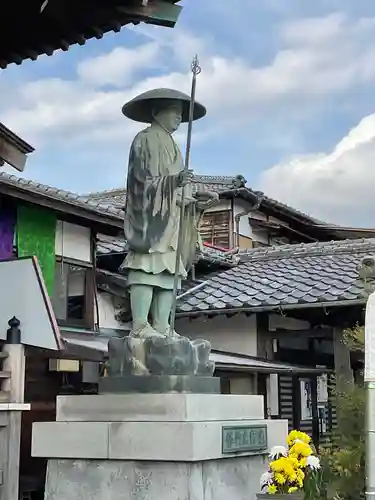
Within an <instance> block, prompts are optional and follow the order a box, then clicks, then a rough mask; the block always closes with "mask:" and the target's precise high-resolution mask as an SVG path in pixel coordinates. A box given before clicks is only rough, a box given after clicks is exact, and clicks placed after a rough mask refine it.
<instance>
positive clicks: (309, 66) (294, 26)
mask: <svg viewBox="0 0 375 500" xmlns="http://www.w3.org/2000/svg"><path fill="white" fill-rule="evenodd" d="M222 21H223V19H222ZM234 29H235V27H234ZM134 31H135V32H138V33H140V34H142V35H144V38H145V43H142V44H140V45H137V46H136V47H135V48H133V49H130V48H123V47H120V46H118V47H116V48H115V49H113V50H111V51H109V52H108V53H102V54H100V55H99V56H97V57H91V58H87V59H84V60H83V61H81V62H80V63H78V65H77V67H76V68H75V76H74V77H70V79H68V78H65V79H64V78H44V79H39V80H36V81H29V82H25V83H23V85H20V86H19V87H18V88H14V89H12V91H11V93H10V94H8V96H9V97H8V100H7V102H8V104H6V103H2V104H0V112H1V118H2V121H3V122H4V123H6V124H7V125H8V126H9V127H11V128H12V129H13V130H14V131H15V132H17V133H18V134H20V135H21V136H23V137H24V138H25V139H26V140H28V141H29V142H31V143H32V144H33V145H34V146H36V147H37V150H38V151H42V150H43V148H47V147H51V146H52V147H53V148H54V149H55V150H56V151H62V152H63V153H64V154H67V153H68V151H69V149H71V148H74V147H77V146H79V145H80V144H81V145H82V148H85V147H86V148H88V147H90V148H91V150H95V148H96V149H98V150H100V152H101V154H102V155H103V156H104V153H105V150H106V149H107V150H108V151H109V152H111V153H112V151H113V149H114V148H119V144H120V145H121V149H122V151H123V152H124V153H123V154H124V156H123V157H122V158H121V159H120V158H119V161H121V165H122V164H123V163H124V157H126V154H127V153H126V151H127V149H128V147H129V141H130V139H131V137H132V136H133V135H134V134H135V132H136V130H139V128H140V127H141V126H142V125H139V124H134V123H131V122H129V121H128V120H125V119H124V117H123V116H122V114H121V106H122V105H123V104H124V102H125V101H127V100H128V99H130V98H132V97H134V96H135V95H137V94H138V93H140V92H144V91H146V90H149V89H151V88H155V87H172V88H177V89H180V90H182V91H185V92H189V89H190V79H191V76H190V71H189V69H190V68H189V65H190V59H191V56H192V55H194V53H195V52H198V53H199V55H200V58H201V65H202V73H201V75H200V76H199V77H198V78H199V79H198V84H197V98H198V99H199V100H200V101H201V102H202V103H203V104H205V105H206V106H207V108H208V115H207V118H206V119H205V120H204V122H203V121H202V127H203V128H202V129H201V130H202V135H201V137H206V138H208V137H212V134H210V130H220V129H221V130H223V129H225V128H227V130H228V131H229V132H230V133H231V134H232V136H231V141H232V143H234V144H235V140H236V135H235V134H236V131H239V130H241V131H243V130H251V127H254V124H255V123H256V122H257V120H262V121H263V126H264V121H265V120H267V119H268V120H269V121H270V122H271V123H273V122H274V121H280V120H286V119H288V122H289V123H291V120H292V117H293V116H294V115H296V116H297V115H298V116H299V117H300V116H301V115H305V114H308V113H309V112H311V110H312V109H314V111H315V110H316V109H317V108H318V107H319V106H322V105H324V102H325V100H326V99H327V98H331V97H332V96H334V95H337V93H339V92H344V91H347V90H348V89H350V90H351V89H353V88H356V89H360V88H361V86H362V85H365V84H369V83H370V84H372V83H373V82H374V80H375V58H374V57H373V48H372V44H369V43H368V40H369V39H374V36H375V18H374V19H372V18H366V19H360V20H350V19H348V18H347V17H345V15H343V14H332V15H329V16H326V17H321V18H311V19H302V20H301V19H300V20H295V21H292V22H288V23H286V24H284V25H283V26H282V27H281V29H280V32H279V33H278V35H279V38H280V46H279V49H278V51H276V53H275V54H274V56H273V57H270V59H269V61H268V62H263V63H262V64H252V63H251V62H250V57H249V58H246V57H238V56H236V47H233V52H232V53H233V56H232V57H231V56H228V55H226V56H224V55H223V54H222V53H221V52H219V51H218V50H217V46H216V45H215V44H214V43H213V41H212V39H211V38H210V35H209V34H208V35H203V36H202V37H198V36H196V35H194V34H192V33H190V32H187V31H186V30H184V29H182V28H179V27H176V28H175V29H173V30H167V29H163V28H156V27H150V26H139V27H135V28H134ZM250 51H251V47H249V52H250ZM228 52H230V50H229V49H228V50H227V51H226V54H227V53H228ZM150 69H152V73H150ZM144 75H148V76H146V77H145V76H144ZM150 75H152V76H150ZM108 86H110V87H109V88H108ZM285 113H287V115H285ZM265 128H266V127H265ZM249 140H251V138H249ZM269 140H270V142H271V141H272V137H271V138H269ZM112 156H113V155H112ZM306 161H307V160H306V159H303V162H304V164H305V162H306ZM309 161H311V162H313V161H315V158H314V159H310V160H309ZM300 163H301V161H300V160H299V161H297V160H296V161H295V165H294V167H293V168H294V169H295V170H296V171H297V170H298V169H299V168H301V167H298V165H300ZM112 168H113V169H114V168H116V167H115V166H113V167H112ZM121 168H123V167H122V166H121ZM277 168H279V169H280V168H284V167H283V166H282V167H277ZM285 168H286V167H285ZM277 171H278V170H277V169H276V170H273V172H274V174H273V175H276V174H275V172H277ZM267 178H271V177H269V176H268V177H267ZM267 182H268V181H267ZM271 184H272V182H271ZM285 189H286V188H285ZM286 201H288V202H289V203H292V200H286Z"/></svg>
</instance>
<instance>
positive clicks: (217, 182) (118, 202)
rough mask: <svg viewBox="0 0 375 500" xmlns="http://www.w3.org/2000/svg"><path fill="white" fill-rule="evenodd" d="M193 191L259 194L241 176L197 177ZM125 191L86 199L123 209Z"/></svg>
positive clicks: (283, 206)
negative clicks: (247, 185)
mask: <svg viewBox="0 0 375 500" xmlns="http://www.w3.org/2000/svg"><path fill="white" fill-rule="evenodd" d="M193 191H215V192H218V193H221V195H222V196H224V195H227V196H228V195H229V194H230V193H231V194H232V195H234V196H238V197H239V198H245V199H246V198H252V199H253V198H254V197H256V196H257V195H258V194H259V192H257V191H254V190H253V189H251V188H249V187H246V180H245V179H244V178H243V176H241V175H237V176H218V175H196V176H195V177H194V179H193ZM125 196H126V191H125V189H110V190H108V191H100V192H96V193H89V194H88V195H87V196H86V197H87V198H88V199H90V200H96V201H100V202H101V203H102V204H108V205H112V206H113V207H117V208H118V209H122V208H123V207H124V205H125ZM262 203H263V204H267V205H269V206H271V207H273V208H274V209H276V210H282V211H286V212H287V213H289V214H291V215H293V216H294V217H297V218H299V219H302V220H304V221H305V222H308V223H311V224H316V223H320V224H321V223H322V222H321V221H319V220H318V219H315V218H313V217H311V216H310V215H307V214H305V213H303V212H300V211H299V210H296V209H294V208H292V207H290V206H289V205H286V204H285V203H280V202H279V201H277V200H274V199H272V198H269V197H268V196H264V195H263V197H262Z"/></svg>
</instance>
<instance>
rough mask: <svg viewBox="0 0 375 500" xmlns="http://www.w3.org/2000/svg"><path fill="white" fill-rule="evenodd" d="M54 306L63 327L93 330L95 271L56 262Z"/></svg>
mask: <svg viewBox="0 0 375 500" xmlns="http://www.w3.org/2000/svg"><path fill="white" fill-rule="evenodd" d="M52 306H53V309H54V312H55V315H56V318H57V320H58V322H59V324H61V325H69V326H82V327H87V328H92V327H93V326H94V325H93V323H94V320H93V316H94V280H93V269H92V268H89V267H83V266H79V265H76V264H71V263H67V262H56V270H55V286H54V293H53V297H52Z"/></svg>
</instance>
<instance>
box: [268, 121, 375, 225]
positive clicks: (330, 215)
mask: <svg viewBox="0 0 375 500" xmlns="http://www.w3.org/2000/svg"><path fill="white" fill-rule="evenodd" d="M374 164H375V113H374V114H371V115H368V116H366V117H365V118H363V119H362V120H361V121H360V123H359V124H358V125H357V126H355V127H354V128H353V129H352V130H350V131H349V133H348V134H347V135H346V136H345V137H343V138H342V139H341V141H340V142H339V143H338V144H337V145H336V147H334V148H333V149H332V151H330V152H329V153H318V154H312V155H308V156H301V157H297V158H293V159H291V160H290V161H287V162H284V163H280V164H279V165H275V166H273V167H272V168H270V169H268V170H266V171H265V172H264V174H263V175H262V177H261V183H260V184H261V189H263V190H264V191H265V192H266V193H267V195H269V196H271V197H274V198H276V199H278V200H280V201H284V202H286V203H288V204H289V205H292V206H294V207H296V208H299V209H301V210H303V211H305V212H308V213H310V214H312V215H313V216H315V217H318V218H321V219H322V220H325V221H328V222H336V223H339V224H348V225H350V224H354V225H357V226H362V225H368V226H372V227H374V226H375V219H374V216H373V214H374V213H375V196H374V186H375V169H374Z"/></svg>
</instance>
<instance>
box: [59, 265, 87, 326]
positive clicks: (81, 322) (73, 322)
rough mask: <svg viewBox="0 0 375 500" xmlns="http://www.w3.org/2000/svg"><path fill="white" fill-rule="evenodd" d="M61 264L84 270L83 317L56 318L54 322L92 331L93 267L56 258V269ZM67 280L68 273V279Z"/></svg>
mask: <svg viewBox="0 0 375 500" xmlns="http://www.w3.org/2000/svg"><path fill="white" fill-rule="evenodd" d="M61 263H62V264H63V265H68V266H69V267H79V268H82V269H83V270H84V273H85V274H84V279H85V283H84V295H83V296H84V317H83V318H82V319H78V318H68V317H66V319H60V318H58V317H57V316H56V320H57V323H58V325H59V326H66V327H73V328H74V327H77V328H82V327H83V328H88V329H90V330H92V329H94V324H95V293H96V291H95V267H94V266H93V265H92V264H91V263H89V262H84V261H80V260H76V259H72V258H67V257H64V258H61V257H59V256H56V267H57V264H60V265H61ZM55 279H58V273H56V274H55ZM67 279H68V280H69V272H68V277H67ZM67 291H68V288H67ZM51 302H52V308H53V297H52V298H51ZM67 313H68V295H67V296H66V316H68V314H67Z"/></svg>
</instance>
